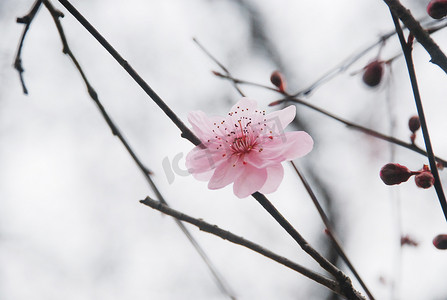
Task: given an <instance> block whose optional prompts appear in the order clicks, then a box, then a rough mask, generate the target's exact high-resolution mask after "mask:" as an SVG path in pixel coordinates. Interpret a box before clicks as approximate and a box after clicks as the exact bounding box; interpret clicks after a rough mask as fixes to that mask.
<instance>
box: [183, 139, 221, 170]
mask: <svg viewBox="0 0 447 300" xmlns="http://www.w3.org/2000/svg"><path fill="white" fill-rule="evenodd" d="M224 154H225V152H224V151H217V150H212V149H210V148H201V147H200V146H196V147H194V148H193V149H192V150H191V151H190V152H189V153H188V155H186V168H187V169H188V172H189V173H191V174H195V173H203V172H206V171H209V170H212V169H214V168H216V167H217V166H218V165H219V164H220V163H221V162H222V160H224V159H225V156H223V155H224Z"/></svg>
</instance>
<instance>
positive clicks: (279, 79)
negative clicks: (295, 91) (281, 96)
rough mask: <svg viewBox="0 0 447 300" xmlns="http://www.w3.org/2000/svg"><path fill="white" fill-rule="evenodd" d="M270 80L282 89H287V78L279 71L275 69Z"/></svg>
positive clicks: (282, 90)
mask: <svg viewBox="0 0 447 300" xmlns="http://www.w3.org/2000/svg"><path fill="white" fill-rule="evenodd" d="M270 81H271V82H272V83H273V84H274V85H275V86H276V87H277V88H278V89H279V90H280V91H281V92H284V91H285V90H286V79H285V78H284V75H283V74H281V73H280V72H279V71H275V72H273V73H272V75H270Z"/></svg>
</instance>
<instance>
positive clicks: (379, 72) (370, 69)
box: [363, 60, 383, 87]
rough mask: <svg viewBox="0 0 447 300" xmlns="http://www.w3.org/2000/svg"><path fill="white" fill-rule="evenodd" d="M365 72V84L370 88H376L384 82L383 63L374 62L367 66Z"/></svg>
mask: <svg viewBox="0 0 447 300" xmlns="http://www.w3.org/2000/svg"><path fill="white" fill-rule="evenodd" d="M364 70H365V72H364V73H363V82H364V83H365V84H366V85H368V86H370V87H374V86H376V85H378V84H379V83H380V81H381V80H382V76H383V61H380V60H374V61H372V62H370V63H369V64H367V65H366V67H365V68H364Z"/></svg>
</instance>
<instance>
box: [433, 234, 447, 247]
mask: <svg viewBox="0 0 447 300" xmlns="http://www.w3.org/2000/svg"><path fill="white" fill-rule="evenodd" d="M433 245H434V246H435V247H436V248H438V249H440V250H445V249H447V234H438V235H437V236H436V237H435V238H434V239H433Z"/></svg>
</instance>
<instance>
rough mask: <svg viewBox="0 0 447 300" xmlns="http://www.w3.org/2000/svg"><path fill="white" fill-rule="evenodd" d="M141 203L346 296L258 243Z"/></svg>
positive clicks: (155, 204) (148, 202)
mask: <svg viewBox="0 0 447 300" xmlns="http://www.w3.org/2000/svg"><path fill="white" fill-rule="evenodd" d="M140 202H141V203H143V204H145V205H147V206H149V207H151V208H153V209H156V210H158V211H160V212H162V213H164V214H167V215H169V216H172V217H174V218H176V219H179V220H181V221H184V222H186V223H189V224H192V225H194V226H196V227H198V228H199V229H200V230H202V231H204V232H208V233H211V234H213V235H215V236H218V237H220V238H222V239H224V240H228V241H230V242H232V243H235V244H238V245H241V246H244V247H246V248H248V249H250V250H253V251H255V252H257V253H259V254H261V255H263V256H265V257H268V258H270V259H272V260H274V261H276V262H278V263H280V264H282V265H284V266H286V267H288V268H290V269H292V270H294V271H296V272H298V273H300V274H301V275H303V276H305V277H307V278H310V279H312V280H313V281H315V282H318V283H319V284H321V285H323V286H325V287H327V288H328V289H330V290H332V291H334V292H335V293H337V294H339V295H341V296H344V294H343V292H342V289H341V288H340V286H339V284H338V283H337V282H336V281H334V280H332V279H329V278H327V277H325V276H323V275H320V274H318V273H316V272H314V271H312V270H309V269H307V268H305V267H303V266H301V265H299V264H297V263H294V262H292V261H290V260H288V259H287V258H285V257H283V256H280V255H278V254H276V253H274V252H272V251H270V250H268V249H266V248H264V247H262V246H260V245H258V244H256V243H253V242H251V241H249V240H247V239H244V238H243V237H240V236H237V235H235V234H233V233H231V232H229V231H227V230H223V229H221V228H219V227H218V226H216V225H212V224H209V223H207V222H205V221H203V220H202V219H196V218H193V217H191V216H188V215H186V214H183V213H181V212H179V211H177V210H174V209H172V208H170V207H168V206H166V205H164V204H163V203H160V202H158V201H155V200H152V199H150V198H149V197H147V198H146V199H144V200H141V201H140ZM355 295H356V298H353V299H362V297H361V295H360V294H359V293H358V292H355ZM348 299H349V298H348Z"/></svg>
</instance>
